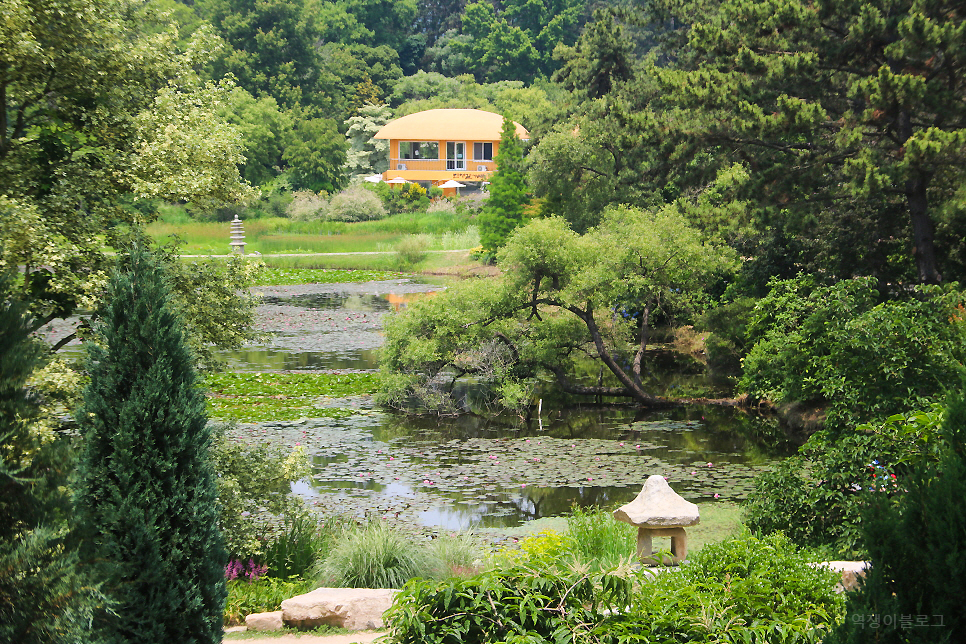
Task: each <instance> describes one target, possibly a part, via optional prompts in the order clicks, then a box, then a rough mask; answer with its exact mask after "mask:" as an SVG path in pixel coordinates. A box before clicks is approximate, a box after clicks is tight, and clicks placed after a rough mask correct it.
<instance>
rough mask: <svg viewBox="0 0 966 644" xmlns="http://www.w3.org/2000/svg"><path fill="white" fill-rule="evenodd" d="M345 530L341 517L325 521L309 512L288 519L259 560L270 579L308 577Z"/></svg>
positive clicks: (328, 518) (329, 518)
mask: <svg viewBox="0 0 966 644" xmlns="http://www.w3.org/2000/svg"><path fill="white" fill-rule="evenodd" d="M345 531H346V525H345V520H343V519H341V518H340V517H327V518H325V519H322V518H320V517H318V516H315V515H311V514H307V513H299V514H296V515H294V516H289V517H286V518H285V523H284V525H283V527H282V532H281V534H278V535H277V536H276V537H275V539H274V540H273V541H272V542H271V543H270V544H269V545H268V546H267V547H266V548H265V553H264V554H263V555H262V556H261V557H259V558H258V561H259V562H260V563H262V564H263V565H265V566H267V567H268V571H267V573H266V574H267V575H268V576H269V577H278V578H280V579H288V578H291V577H301V578H307V577H308V576H309V575H310V573H312V572H313V571H314V570H315V568H316V566H317V565H318V564H319V563H321V562H322V561H323V560H324V559H325V558H326V556H327V555H328V553H329V551H330V550H332V548H333V546H334V545H335V542H336V540H337V539H338V538H339V537H341V536H342V535H343V534H344V533H345ZM273 610H274V609H273Z"/></svg>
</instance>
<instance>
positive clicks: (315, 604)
mask: <svg viewBox="0 0 966 644" xmlns="http://www.w3.org/2000/svg"><path fill="white" fill-rule="evenodd" d="M397 592H398V591H396V590H392V589H372V588H316V589H315V590H313V591H312V592H310V593H306V594H304V595H299V596H297V597H293V598H291V599H286V600H285V601H283V602H282V613H283V616H282V619H283V620H284V621H285V623H286V624H288V625H289V626H296V627H298V628H314V627H316V626H321V625H323V624H328V625H331V626H338V627H340V628H346V629H349V630H350V631H362V630H369V629H375V628H383V627H384V626H385V622H383V620H382V614H383V613H385V612H386V610H388V609H389V606H390V605H391V604H392V598H393V596H394V595H395V594H396V593H397Z"/></svg>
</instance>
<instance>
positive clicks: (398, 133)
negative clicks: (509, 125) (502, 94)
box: [373, 109, 530, 141]
mask: <svg viewBox="0 0 966 644" xmlns="http://www.w3.org/2000/svg"><path fill="white" fill-rule="evenodd" d="M514 125H516V126H517V136H519V137H520V138H521V139H523V140H526V139H529V138H530V133H529V132H527V129H526V128H525V127H523V126H522V125H520V124H519V123H517V122H516V121H514ZM502 131H503V117H502V116H500V115H499V114H494V113H493V112H484V111H483V110H473V109H465V110H459V109H437V110H426V111H423V112H416V113H415V114H410V115H408V116H403V117H400V118H398V119H395V120H394V121H390V122H389V123H386V124H385V125H384V126H383V127H382V129H381V130H379V131H378V132H376V135H375V137H373V138H376V139H408V140H410V141H499V140H500V133H501V132H502Z"/></svg>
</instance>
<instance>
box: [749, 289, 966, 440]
mask: <svg viewBox="0 0 966 644" xmlns="http://www.w3.org/2000/svg"><path fill="white" fill-rule="evenodd" d="M873 284H874V282H873V280H872V279H871V278H857V279H853V280H843V281H841V282H839V283H837V284H835V285H834V286H831V287H819V286H816V285H815V284H814V283H813V282H812V281H811V280H810V279H809V278H805V277H800V278H797V279H794V280H786V281H777V282H772V284H771V292H770V293H769V294H768V296H767V297H765V298H763V299H762V300H760V301H759V302H758V304H757V306H756V307H755V314H754V317H753V319H752V320H751V323H750V325H749V329H748V333H749V338H750V339H751V340H752V341H753V342H754V343H755V344H754V347H753V348H752V349H751V351H750V352H749V354H748V356H747V357H746V358H745V361H744V375H743V376H742V378H741V381H740V383H739V388H740V389H742V390H744V391H746V392H748V394H749V395H751V396H752V397H754V398H757V399H769V400H772V401H774V402H778V403H795V402H799V403H806V404H810V405H816V406H824V407H826V409H827V413H826V418H825V425H826V427H829V428H832V429H836V430H842V429H844V428H848V427H854V426H855V425H857V424H858V423H862V422H869V421H873V420H876V419H883V418H885V417H887V416H891V415H892V414H897V413H902V412H905V411H909V410H913V409H921V408H923V407H925V406H927V405H928V404H929V403H930V402H931V401H934V400H936V399H937V398H938V397H941V396H942V395H943V393H944V390H945V387H946V385H947V383H949V382H951V381H953V382H955V381H957V380H958V379H959V377H960V375H961V374H962V372H963V362H964V360H966V335H964V331H966V326H964V324H963V320H964V310H963V307H962V301H963V296H962V294H961V293H960V292H959V291H958V290H956V289H955V288H954V287H953V286H945V287H938V286H919V287H916V288H915V289H912V290H911V291H910V292H909V293H908V294H907V295H908V299H905V300H890V301H886V302H882V303H877V301H878V297H879V296H878V293H877V291H875V289H874V288H873Z"/></svg>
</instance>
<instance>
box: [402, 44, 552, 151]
mask: <svg viewBox="0 0 966 644" xmlns="http://www.w3.org/2000/svg"><path fill="white" fill-rule="evenodd" d="M452 61H453V56H452V55H450V56H446V57H443V58H441V59H440V63H441V64H444V65H445V64H449V63H451V62H452ZM446 74H447V75H443V74H440V73H437V72H435V71H429V72H426V71H422V70H420V71H418V72H416V73H415V74H413V75H412V76H406V77H405V78H401V79H399V81H398V82H397V83H396V84H395V85H394V86H393V93H392V96H390V98H389V101H390V103H391V104H392V105H393V106H394V107H395V114H396V116H397V117H400V116H406V115H407V114H412V113H414V112H419V111H421V110H427V109H433V108H447V107H449V108H475V109H479V110H484V111H486V112H493V113H495V114H505V115H506V116H508V117H509V118H510V119H512V120H514V121H516V122H517V123H522V124H523V126H524V127H526V128H527V129H528V130H530V131H531V132H533V131H534V128H540V127H541V124H542V123H543V122H544V120H550V119H552V115H553V114H554V113H555V112H556V111H557V109H558V107H557V106H555V104H554V101H553V95H552V94H553V89H554V88H553V87H551V86H549V85H547V84H545V83H544V84H535V85H530V86H526V85H525V84H524V83H523V82H522V81H519V80H506V81H497V82H495V83H484V84H480V83H477V82H475V81H474V80H473V77H472V76H470V75H469V74H464V75H460V74H462V72H456V73H452V72H446Z"/></svg>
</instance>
